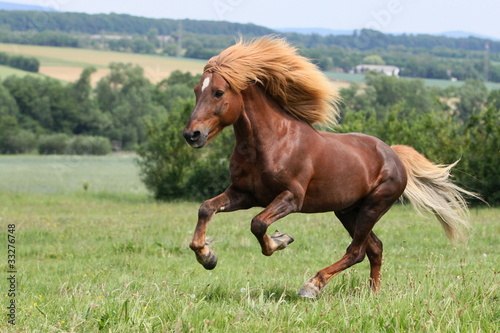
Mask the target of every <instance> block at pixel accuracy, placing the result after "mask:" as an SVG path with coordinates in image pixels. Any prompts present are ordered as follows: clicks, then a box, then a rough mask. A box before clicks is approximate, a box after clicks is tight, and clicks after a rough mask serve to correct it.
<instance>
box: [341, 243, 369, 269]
mask: <svg viewBox="0 0 500 333" xmlns="http://www.w3.org/2000/svg"><path fill="white" fill-rule="evenodd" d="M346 255H347V257H348V258H349V261H350V262H351V263H352V265H355V264H359V263H360V262H362V261H363V260H365V255H366V251H365V250H363V249H362V248H357V249H354V248H352V247H351V246H349V247H348V248H347V251H346Z"/></svg>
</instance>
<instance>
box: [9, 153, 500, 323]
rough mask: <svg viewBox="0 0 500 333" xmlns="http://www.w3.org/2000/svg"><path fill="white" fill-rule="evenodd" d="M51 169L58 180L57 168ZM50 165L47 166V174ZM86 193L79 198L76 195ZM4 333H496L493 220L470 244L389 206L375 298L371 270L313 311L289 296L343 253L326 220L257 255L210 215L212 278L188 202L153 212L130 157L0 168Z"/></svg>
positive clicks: (490, 215)
mask: <svg viewBox="0 0 500 333" xmlns="http://www.w3.org/2000/svg"><path fill="white" fill-rule="evenodd" d="M61 165H62V167H61ZM54 166H55V167H54ZM83 180H88V182H89V184H90V185H89V188H88V190H84V189H83V187H82V182H83ZM0 184H1V187H0V200H1V203H2V205H1V206H0V220H1V221H2V227H1V228H2V229H1V230H0V237H1V238H2V244H3V245H2V248H3V249H4V250H3V251H4V252H3V256H2V257H3V258H4V259H3V260H2V265H3V268H4V269H3V276H2V280H3V281H4V283H2V284H1V285H2V288H3V290H2V291H3V292H4V295H5V297H4V301H3V304H2V320H1V321H0V331H1V332H99V331H103V332H498V329H499V327H500V326H499V325H500V323H499V318H500V306H499V290H498V286H499V278H498V268H499V267H500V266H499V264H500V261H499V252H498V235H499V231H500V223H499V218H498V216H499V215H500V209H497V208H479V209H473V210H472V212H471V214H472V221H473V226H474V231H473V232H472V234H471V239H470V241H469V243H468V245H457V244H450V243H449V242H448V241H447V240H446V238H445V236H444V234H443V232H442V231H441V229H440V226H439V224H438V223H437V221H434V220H433V219H423V218H421V217H419V216H418V215H416V214H415V213H414V212H413V210H412V209H411V208H408V207H402V206H396V207H394V208H393V209H392V210H391V211H390V212H389V213H388V214H387V215H386V217H384V218H383V220H382V221H380V222H379V223H378V224H377V226H376V230H375V231H376V233H377V234H378V235H379V237H380V238H381V239H382V241H384V247H385V261H384V266H383V281H382V288H383V289H382V292H381V293H380V294H372V293H371V292H370V291H369V287H368V263H367V262H363V263H361V264H358V265H356V266H355V267H353V268H351V269H349V270H347V271H346V272H345V273H342V274H340V275H339V276H337V277H335V278H334V279H333V280H332V281H331V283H330V284H329V285H328V286H327V287H326V288H325V290H324V291H323V293H322V295H321V297H320V298H318V299H317V300H307V299H301V298H298V297H297V296H295V294H296V292H297V291H298V289H299V288H300V287H301V285H302V283H303V282H304V281H305V280H306V279H308V278H309V277H310V276H311V275H312V274H314V273H315V272H316V271H317V270H318V269H320V268H323V267H325V266H326V265H329V264H330V263H331V262H332V261H333V260H337V259H338V258H340V257H341V256H342V254H343V251H344V249H345V248H346V247H347V246H348V244H349V238H348V235H347V233H346V232H345V231H344V230H343V228H342V227H341V226H340V223H338V222H337V221H336V220H335V218H334V216H333V214H332V213H328V214H314V215H302V214H295V215H292V216H289V217H287V218H285V219H283V220H281V221H279V222H278V223H276V226H274V225H273V227H276V228H279V229H280V230H281V231H284V232H288V233H290V234H292V235H293V236H294V237H295V238H296V241H295V242H294V243H293V244H291V245H290V246H289V247H288V248H287V249H285V250H284V251H280V252H278V253H276V254H274V255H273V256H271V257H264V256H262V255H261V254H260V247H259V245H258V243H257V241H256V240H255V239H254V237H253V235H252V234H251V232H250V230H249V229H250V228H249V221H250V220H251V218H252V217H253V216H254V215H255V214H256V213H257V212H258V210H257V209H251V210H248V211H242V212H235V213H228V214H220V215H217V216H216V217H215V218H214V221H213V223H212V224H211V225H210V228H209V235H211V236H214V238H215V245H214V248H215V250H216V251H217V253H218V255H219V265H218V267H217V268H215V269H214V270H213V271H206V270H204V269H203V268H202V267H201V266H200V265H199V264H198V263H197V262H196V260H195V257H194V255H193V254H192V252H191V251H190V250H189V248H188V244H189V241H190V238H191V235H192V231H193V230H194V225H195V222H196V216H197V209H198V206H199V203H187V202H178V203H158V202H154V201H153V200H152V199H151V198H150V197H149V196H148V195H147V193H146V191H145V190H144V188H141V187H140V186H139V185H137V184H139V180H138V176H137V168H136V166H135V164H134V157H133V156H121V155H111V156H106V157H99V158H96V157H75V158H72V157H68V156H66V157H53V156H15V157H11V156H0ZM10 224H15V231H14V234H15V237H16V242H15V247H16V248H15V249H16V264H15V265H16V269H17V273H16V280H17V283H18V284H17V286H16V296H15V300H16V306H17V307H16V326H15V327H13V326H10V325H8V323H7V318H8V317H7V316H6V314H7V313H8V311H9V310H8V309H7V306H8V305H9V304H10V303H9V301H10V299H11V297H10V296H8V288H9V285H8V283H7V282H8V281H6V279H7V278H9V277H10V273H7V271H8V270H9V268H8V267H7V237H8V236H7V235H8V234H9V233H8V226H9V225H10Z"/></svg>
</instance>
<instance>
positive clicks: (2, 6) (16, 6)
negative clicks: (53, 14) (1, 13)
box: [0, 1, 54, 11]
mask: <svg viewBox="0 0 500 333" xmlns="http://www.w3.org/2000/svg"><path fill="white" fill-rule="evenodd" d="M0 10H7V11H12V10H20V11H40V10H43V11H54V9H52V8H50V7H44V6H36V5H27V4H21V3H12V2H4V1H0Z"/></svg>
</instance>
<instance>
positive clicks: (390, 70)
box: [352, 64, 399, 76]
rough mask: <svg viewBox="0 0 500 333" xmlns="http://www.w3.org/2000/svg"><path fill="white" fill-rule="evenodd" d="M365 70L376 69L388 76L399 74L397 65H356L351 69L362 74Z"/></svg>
mask: <svg viewBox="0 0 500 333" xmlns="http://www.w3.org/2000/svg"><path fill="white" fill-rule="evenodd" d="M366 71H377V72H380V73H383V74H385V75H388V76H399V67H396V66H387V65H367V64H361V65H357V66H356V67H354V68H353V69H352V72H353V73H358V74H362V73H364V72H366Z"/></svg>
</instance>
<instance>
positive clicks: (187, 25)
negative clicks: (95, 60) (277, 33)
mask: <svg viewBox="0 0 500 333" xmlns="http://www.w3.org/2000/svg"><path fill="white" fill-rule="evenodd" d="M35 14H36V12H26V11H0V26H8V27H9V28H10V30H11V31H29V30H37V31H42V30H45V31H46V30H50V31H61V32H66V33H86V34H101V33H103V32H108V33H109V32H111V33H121V34H139V35H145V34H147V33H148V32H150V31H151V30H152V29H154V30H155V31H156V32H157V33H158V34H160V35H170V34H172V33H174V32H176V31H178V30H179V28H180V27H181V26H182V27H181V28H182V30H183V31H185V32H190V33H198V34H209V35H235V34H237V33H241V34H243V35H252V36H261V35H266V34H270V33H273V32H274V30H272V29H269V28H265V27H261V26H257V25H255V24H240V23H230V22H224V21H198V20H189V19H185V20H173V19H153V18H146V17H139V16H132V15H127V14H115V13H111V14H85V13H62V12H47V13H45V14H46V16H45V19H44V20H43V26H41V25H40V24H39V22H38V21H35V20H33V19H32V18H33V17H37V15H35Z"/></svg>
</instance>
